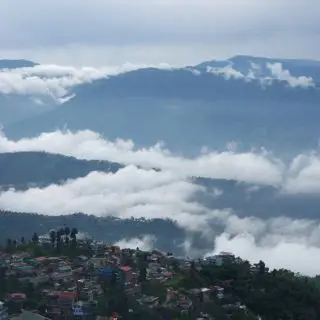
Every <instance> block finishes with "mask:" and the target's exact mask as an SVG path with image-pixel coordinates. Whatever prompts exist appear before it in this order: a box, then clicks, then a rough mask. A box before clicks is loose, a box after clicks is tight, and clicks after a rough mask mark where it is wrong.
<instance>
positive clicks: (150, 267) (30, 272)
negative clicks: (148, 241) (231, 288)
mask: <svg viewBox="0 0 320 320" xmlns="http://www.w3.org/2000/svg"><path fill="white" fill-rule="evenodd" d="M41 241H43V242H45V241H49V239H46V238H45V237H43V238H41ZM86 241H87V239H86ZM91 244H92V252H93V254H92V255H90V256H85V255H79V256H77V257H75V258H72V259H70V258H68V257H63V256H59V257H56V256H55V257H53V256H48V257H47V256H42V257H40V256H39V257H31V256H30V255H29V254H28V253H26V252H18V253H15V254H8V253H4V252H2V253H1V252H0V266H5V270H6V271H5V272H6V274H5V276H6V277H10V276H11V277H14V278H15V279H16V280H17V281H18V282H19V283H21V284H23V283H31V284H32V285H33V286H34V287H35V288H36V290H37V291H38V292H40V296H41V300H42V301H43V302H44V305H45V310H44V312H45V314H46V317H48V318H50V319H61V317H62V316H63V317H64V318H65V319H68V318H71V317H72V316H76V317H86V318H90V317H92V318H95V316H97V313H96V310H97V301H98V299H99V298H101V296H103V295H102V294H103V289H102V286H101V281H100V280H101V277H108V276H111V275H113V274H116V276H117V277H116V281H117V282H121V284H122V285H123V287H124V291H125V293H126V295H127V296H128V297H130V298H131V299H134V300H135V301H137V303H139V304H141V305H144V306H145V307H148V308H154V307H156V306H158V305H159V304H160V303H161V305H162V306H164V307H167V308H172V307H174V308H178V309H179V310H180V311H181V313H188V312H189V310H190V309H191V308H192V304H193V302H192V301H193V296H195V295H199V294H200V295H201V297H202V299H203V301H207V300H209V299H210V298H211V297H212V295H215V296H216V297H217V298H219V299H222V298H223V296H224V288H222V287H217V286H212V287H210V288H198V289H194V290H190V291H189V292H188V293H187V294H186V293H183V294H182V293H181V292H179V290H173V289H172V288H170V287H168V288H167V295H166V298H165V301H160V299H159V297H158V296H156V295H145V294H143V293H142V290H141V283H140V281H139V275H140V270H139V268H138V267H137V260H138V257H139V252H140V250H139V249H138V248H137V249H136V250H132V249H126V248H124V249H121V248H120V247H119V246H114V245H107V244H105V243H103V242H96V241H93V240H92V242H91ZM173 258H174V257H172V256H168V254H166V253H162V252H159V251H155V250H154V251H152V252H149V253H148V254H147V264H146V280H147V281H148V280H149V281H150V280H157V281H160V282H166V281H168V280H170V279H172V277H173V276H174V275H175V268H174V267H173V266H172V264H171V263H170V260H171V259H173ZM233 258H234V257H233V255H231V254H228V253H222V254H220V255H217V256H214V257H208V258H206V259H205V260H203V261H202V262H201V263H214V264H216V265H221V264H222V263H223V261H225V260H226V259H227V260H228V259H233ZM128 259H129V260H130V261H132V263H131V264H130V265H128V264H126V262H128ZM177 261H178V265H179V268H180V270H181V269H188V268H190V261H188V260H186V259H177ZM28 299H29V297H28V296H27V294H26V293H22V292H8V294H7V295H6V301H4V302H8V301H9V302H12V303H14V304H16V305H19V306H21V310H23V311H24V312H30V310H29V311H25V310H24V304H25V302H26V301H27V300H28ZM4 302H0V320H6V319H8V313H7V311H6V308H5V307H4ZM24 312H22V315H23V314H24ZM42 313H43V311H42ZM20 319H23V318H21V317H20ZM115 319H116V318H115Z"/></svg>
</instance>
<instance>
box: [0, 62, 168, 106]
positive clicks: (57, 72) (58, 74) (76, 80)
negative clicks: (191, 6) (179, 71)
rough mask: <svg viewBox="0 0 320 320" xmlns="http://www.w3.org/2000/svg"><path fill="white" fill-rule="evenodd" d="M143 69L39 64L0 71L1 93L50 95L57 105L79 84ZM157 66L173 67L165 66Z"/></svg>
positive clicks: (134, 66)
mask: <svg viewBox="0 0 320 320" xmlns="http://www.w3.org/2000/svg"><path fill="white" fill-rule="evenodd" d="M148 66H149V65H148ZM143 67H147V65H133V64H130V63H126V64H124V65H122V66H119V67H100V68H93V67H79V68H75V67H71V66H60V65H36V66H33V67H25V68H16V69H0V93H2V94H21V95H31V96H49V97H51V98H53V99H55V100H57V101H58V102H65V100H64V99H65V96H66V95H69V94H71V92H70V91H72V88H73V87H75V86H77V85H81V84H85V83H90V82H92V81H94V80H98V79H102V78H107V77H108V76H112V75H117V74H120V73H123V72H128V71H132V70H136V69H139V68H143ZM154 67H157V68H161V69H163V68H165V69H168V68H172V67H171V66H169V65H166V64H159V65H155V66H154Z"/></svg>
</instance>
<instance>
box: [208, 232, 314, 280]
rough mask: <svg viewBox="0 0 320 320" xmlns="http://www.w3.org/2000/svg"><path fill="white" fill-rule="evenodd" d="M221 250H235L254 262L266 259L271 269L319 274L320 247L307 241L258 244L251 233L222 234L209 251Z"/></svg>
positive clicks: (236, 253)
mask: <svg viewBox="0 0 320 320" xmlns="http://www.w3.org/2000/svg"><path fill="white" fill-rule="evenodd" d="M221 251H229V252H233V253H234V254H235V255H237V256H240V257H241V258H243V259H246V260H249V261H250V262H252V263H257V262H258V261H259V260H263V261H265V263H266V264H267V266H268V267H270V268H271V269H273V268H276V269H282V268H284V269H289V270H291V271H294V272H299V273H302V274H305V275H309V276H315V275H317V274H319V263H320V248H319V247H317V246H308V245H307V244H305V243H300V242H299V241H296V242H287V241H285V240H284V241H282V242H279V243H277V244H275V245H274V246H270V245H258V244H257V243H256V242H255V239H254V237H253V236H252V235H250V234H242V235H238V236H236V237H234V238H230V236H229V235H228V234H222V235H220V236H219V237H217V238H216V249H215V250H214V251H213V252H211V253H209V255H211V254H216V253H219V252H221Z"/></svg>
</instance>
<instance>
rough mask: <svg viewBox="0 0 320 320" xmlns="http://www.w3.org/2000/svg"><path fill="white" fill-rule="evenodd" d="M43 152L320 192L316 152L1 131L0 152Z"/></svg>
mask: <svg viewBox="0 0 320 320" xmlns="http://www.w3.org/2000/svg"><path fill="white" fill-rule="evenodd" d="M18 151H45V152H49V153H55V154H61V155H66V156H73V157H75V158H78V159H85V160H108V161H112V162H118V163H121V164H124V165H135V166H140V167H142V168H146V169H151V168H157V169H162V170H165V171H170V172H174V174H175V175H177V176H179V177H183V178H185V177H192V176H193V177H194V176H196V177H204V178H214V179H226V180H236V181H239V182H247V183H251V184H257V185H272V186H275V187H278V188H279V190H281V192H283V193H289V194H317V193H320V155H319V153H317V152H313V153H309V154H300V155H297V156H296V157H295V158H293V159H292V160H291V161H290V162H285V161H283V160H282V159H279V158H277V157H276V156H275V155H273V154H272V153H270V152H267V151H266V150H258V151H254V150H251V151H247V152H241V153H239V152H236V150H235V148H228V149H227V150H225V151H210V150H208V149H206V148H203V149H202V153H201V154H200V155H199V156H197V157H194V158H185V157H182V156H181V155H176V154H174V153H172V152H171V151H170V150H168V149H166V148H165V146H164V145H163V143H158V144H156V145H154V146H151V147H146V148H140V149H138V148H136V147H135V144H134V142H133V141H131V140H121V139H118V140H115V141H110V140H107V139H105V138H103V137H102V136H101V135H99V134H97V133H95V132H93V131H90V130H83V131H78V132H70V131H54V132H49V133H42V134H41V135H40V136H38V137H36V138H30V139H21V140H18V141H12V140H9V139H8V138H7V137H6V136H5V135H4V134H1V135H0V152H18Z"/></svg>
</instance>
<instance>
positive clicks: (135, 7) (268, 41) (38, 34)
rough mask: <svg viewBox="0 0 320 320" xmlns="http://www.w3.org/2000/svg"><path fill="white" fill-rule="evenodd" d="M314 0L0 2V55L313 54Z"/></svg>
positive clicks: (199, 57)
mask: <svg viewBox="0 0 320 320" xmlns="http://www.w3.org/2000/svg"><path fill="white" fill-rule="evenodd" d="M319 12H320V2H319V1H317V0H295V1H290V0H268V1H260V0H161V1H160V0H91V1H89V0H69V1H64V0H55V1H42V0H24V1H20V0H2V1H1V3H0V43H1V49H0V57H2V58H26V59H31V60H35V61H37V62H41V63H57V64H67V65H70V64H72V65H90V66H101V65H120V64H123V63H126V62H131V63H135V64H143V63H144V64H153V63H156V64H158V63H162V62H167V63H170V64H172V65H185V64H194V63H197V62H200V61H203V60H208V59H213V58H225V57H230V56H233V55H237V54H249V55H262V56H271V57H293V58H312V59H320V41H319V40H320V22H319V21H320V20H319Z"/></svg>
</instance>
